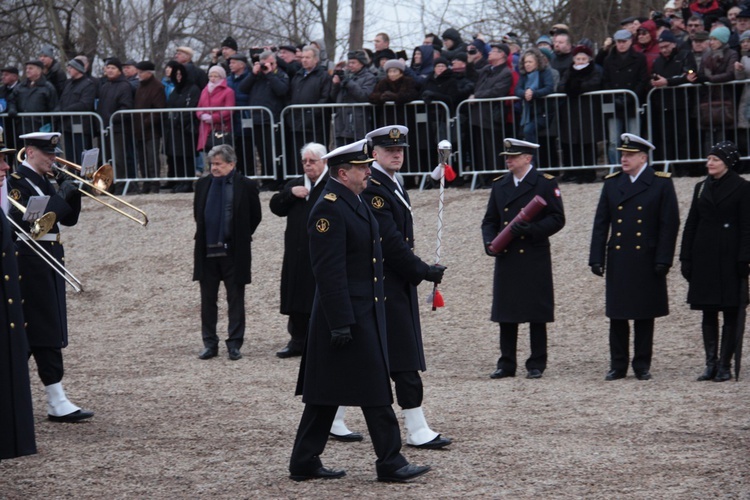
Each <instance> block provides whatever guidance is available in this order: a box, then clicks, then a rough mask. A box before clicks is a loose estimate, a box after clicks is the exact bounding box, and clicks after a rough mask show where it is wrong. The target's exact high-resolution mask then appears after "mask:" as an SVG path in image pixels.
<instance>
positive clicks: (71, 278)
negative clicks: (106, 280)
mask: <svg viewBox="0 0 750 500" xmlns="http://www.w3.org/2000/svg"><path fill="white" fill-rule="evenodd" d="M12 201H14V200H11V202H12ZM14 206H15V205H14ZM16 208H18V207H16ZM21 208H23V206H21ZM19 210H20V209H19ZM44 215H49V213H47V214H44ZM52 215H54V214H52ZM5 217H6V219H8V222H10V223H11V224H12V225H13V227H15V228H16V235H17V236H18V239H19V241H23V242H24V243H26V245H28V247H29V248H30V249H31V250H32V251H33V252H34V253H35V254H37V255H38V256H39V258H41V259H42V260H43V261H44V262H45V263H46V264H47V265H48V266H50V267H51V268H52V270H53V271H55V272H56V273H57V274H59V275H60V276H61V277H62V279H64V280H65V281H66V282H67V283H68V284H69V285H70V286H71V287H73V290H75V291H76V292H82V291H83V285H82V284H81V281H80V280H79V279H78V278H76V277H75V275H73V273H71V272H70V271H68V270H67V269H66V268H65V266H63V265H62V264H61V263H60V262H58V260H57V259H56V258H55V257H54V256H52V254H50V253H49V252H48V251H47V250H45V249H44V247H43V246H42V244H41V243H39V242H38V241H36V239H34V237H33V236H32V235H30V234H28V233H27V232H26V231H24V230H23V228H22V227H21V226H20V225H18V223H17V222H16V221H14V220H13V217H11V216H9V215H6V216H5ZM40 219H41V218H40ZM53 224H54V223H53Z"/></svg>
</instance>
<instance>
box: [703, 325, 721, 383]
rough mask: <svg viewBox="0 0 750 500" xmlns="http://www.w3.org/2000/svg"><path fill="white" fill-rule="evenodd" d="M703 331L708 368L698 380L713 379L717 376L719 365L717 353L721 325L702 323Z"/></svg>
mask: <svg viewBox="0 0 750 500" xmlns="http://www.w3.org/2000/svg"><path fill="white" fill-rule="evenodd" d="M701 328H702V333H703V347H704V348H705V350H706V369H705V370H703V373H702V374H701V376H700V377H698V381H704V380H712V379H713V378H714V377H715V376H716V371H717V368H718V366H717V365H716V363H717V354H718V347H719V327H718V326H717V325H706V324H703V325H701Z"/></svg>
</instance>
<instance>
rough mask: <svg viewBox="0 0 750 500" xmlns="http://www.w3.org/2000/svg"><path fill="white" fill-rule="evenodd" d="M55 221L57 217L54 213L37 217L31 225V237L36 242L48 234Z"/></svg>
mask: <svg viewBox="0 0 750 500" xmlns="http://www.w3.org/2000/svg"><path fill="white" fill-rule="evenodd" d="M56 220H57V216H56V215H55V213H54V212H47V213H46V214H44V215H42V216H41V217H39V218H38V219H37V220H35V221H34V223H33V224H32V225H31V231H30V233H31V237H32V238H34V239H35V240H37V239H39V238H41V237H42V236H44V235H45V234H47V233H49V231H50V229H52V228H53V227H54V226H55V221H56Z"/></svg>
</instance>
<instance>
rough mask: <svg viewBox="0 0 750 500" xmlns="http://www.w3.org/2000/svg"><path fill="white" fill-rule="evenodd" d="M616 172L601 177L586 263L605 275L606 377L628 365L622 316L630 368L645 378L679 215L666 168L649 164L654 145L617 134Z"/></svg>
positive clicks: (621, 373)
mask: <svg viewBox="0 0 750 500" xmlns="http://www.w3.org/2000/svg"><path fill="white" fill-rule="evenodd" d="M621 140H622V144H621V145H620V147H619V148H617V149H618V150H620V151H622V152H623V154H622V159H621V162H622V170H621V171H618V172H615V173H613V174H610V175H608V176H607V177H605V180H604V188H603V189H602V193H601V197H600V199H599V205H598V207H597V209H596V217H595V218H594V230H593V233H592V235H591V251H590V255H589V266H591V271H592V272H593V273H594V274H596V275H597V276H604V270H605V266H606V272H607V278H606V287H607V291H606V314H607V317H608V318H609V319H610V327H609V347H610V359H611V364H610V371H609V372H608V373H607V376H606V380H617V379H621V378H624V377H625V375H626V373H627V371H628V360H629V350H628V347H629V336H630V327H629V325H628V320H631V319H632V320H634V321H633V327H634V328H633V329H634V340H633V345H634V355H633V371H634V372H635V376H636V377H637V378H638V380H649V379H650V378H651V373H650V371H649V370H650V369H651V354H652V348H653V341H654V318H657V317H660V316H666V315H667V314H669V304H668V298H667V273H668V272H669V268H670V267H671V266H672V259H673V258H674V251H675V244H676V241H677V232H678V230H679V225H680V215H679V211H678V206H677V196H676V194H675V190H674V185H673V184H672V179H670V174H668V173H665V172H656V171H654V169H653V168H651V167H650V166H649V165H648V154H649V151H652V150H653V149H655V148H654V145H653V144H651V143H650V142H648V141H647V140H645V139H643V138H641V137H638V136H637V135H634V134H622V136H621Z"/></svg>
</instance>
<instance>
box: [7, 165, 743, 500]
mask: <svg viewBox="0 0 750 500" xmlns="http://www.w3.org/2000/svg"><path fill="white" fill-rule="evenodd" d="M696 181H697V179H690V178H678V179H675V186H676V188H677V194H678V198H679V200H680V208H681V215H682V220H683V221H684V219H685V217H686V215H687V208H688V204H689V200H690V195H691V193H692V187H693V185H694V184H695V182H696ZM561 188H562V192H563V200H564V203H565V209H566V214H567V225H566V227H565V228H564V229H563V230H562V231H561V232H560V233H558V234H557V235H555V236H553V237H552V251H553V269H554V279H555V293H556V298H557V309H556V318H557V321H556V322H555V323H554V324H552V325H550V329H549V330H550V333H549V364H548V368H547V371H546V372H545V374H544V378H542V379H541V380H527V379H525V378H523V377H520V376H519V377H517V378H515V379H504V380H491V379H490V378H489V377H488V375H489V374H490V373H491V372H492V370H493V369H494V365H495V361H496V359H497V357H498V355H499V353H498V326H497V325H496V324H494V323H491V322H490V321H489V311H490V300H491V285H492V283H491V281H492V260H491V259H490V258H489V257H487V256H485V254H484V252H483V250H482V245H481V234H480V231H479V227H480V223H481V219H482V216H483V214H484V210H485V206H486V203H487V199H488V197H489V191H487V190H477V191H474V192H470V191H469V190H468V189H448V190H446V193H445V200H446V207H445V232H444V237H443V249H442V262H443V263H444V264H446V265H447V266H448V270H447V272H446V278H445V282H444V283H443V285H441V290H442V293H443V295H444V297H445V302H446V307H445V308H443V309H439V310H438V311H437V312H432V311H431V310H430V308H429V306H428V305H427V304H426V303H423V305H422V308H421V312H422V324H423V335H424V339H425V350H426V356H427V364H428V371H427V372H425V373H424V374H423V379H424V382H425V403H424V408H425V413H426V415H427V418H428V421H429V422H430V424H431V426H432V427H433V428H434V429H436V430H437V431H438V432H442V433H444V434H445V435H446V436H449V437H451V438H452V439H453V440H454V444H453V445H452V446H450V448H449V449H447V450H441V451H426V450H414V449H409V448H405V449H404V454H405V455H406V457H407V458H408V459H409V460H410V461H413V462H415V463H418V464H431V465H432V466H433V471H432V472H431V473H429V474H427V475H426V476H423V477H422V478H420V479H418V480H416V481H414V482H413V483H411V484H406V485H388V484H381V483H378V482H376V481H375V469H374V460H375V456H374V453H373V450H372V446H371V443H370V440H369V437H367V436H366V437H365V440H364V442H362V443H354V444H344V443H338V442H330V443H329V446H328V447H327V448H326V452H325V454H324V455H323V457H322V458H323V461H324V464H325V465H327V466H329V467H334V468H345V469H346V470H347V476H346V477H345V478H343V479H340V480H335V481H309V482H303V483H295V482H292V481H290V480H289V479H288V478H287V475H288V471H287V466H288V460H289V455H290V451H291V447H292V442H293V439H294V434H295V431H296V426H297V423H298V420H299V417H300V415H301V412H302V403H301V401H300V399H299V398H295V397H294V396H293V391H294V385H295V381H296V377H297V370H298V365H299V358H293V359H287V360H281V359H278V358H276V357H275V356H274V353H275V352H276V351H277V350H278V349H280V348H281V347H282V346H283V345H285V343H286V341H287V333H286V320H285V317H283V316H281V315H280V314H279V313H278V303H279V298H278V295H279V291H278V287H279V276H280V270H281V256H282V247H283V230H284V225H285V221H284V219H281V218H278V217H276V216H274V215H273V214H271V213H270V211H269V210H268V201H269V199H270V196H271V193H262V194H261V201H262V204H263V207H264V208H263V210H264V212H263V222H262V223H261V225H260V227H259V228H258V231H257V232H256V235H255V238H254V243H253V283H252V284H251V285H249V287H248V288H247V294H246V295H247V297H246V306H247V316H248V330H247V334H246V340H245V346H244V348H243V350H242V352H243V354H244V358H243V359H241V360H240V361H234V362H233V361H229V360H228V359H227V357H226V351H225V349H224V348H223V346H222V348H221V350H220V356H219V357H218V358H214V359H212V360H209V361H200V360H198V359H197V354H198V351H199V349H200V347H201V341H200V328H199V326H200V323H199V292H198V286H197V283H194V282H192V281H191V273H192V249H193V232H194V227H195V225H194V222H193V219H192V195H189V194H182V195H171V194H162V195H141V196H129V197H128V200H129V201H132V202H133V203H135V204H136V205H138V206H140V207H141V208H143V209H145V210H146V211H147V212H148V213H149V217H150V218H151V223H150V224H149V226H148V228H145V229H144V228H142V227H139V226H138V225H137V224H135V223H133V222H130V221H128V220H126V219H125V218H123V217H120V216H117V215H115V214H114V213H113V212H111V211H109V210H106V209H105V208H103V207H101V206H99V205H98V204H96V203H95V202H93V201H91V200H85V201H84V212H85V213H83V214H82V215H81V219H80V222H79V224H78V226H77V227H74V228H70V229H66V230H65V231H64V242H65V246H66V251H67V260H66V264H67V265H68V266H69V268H70V270H71V271H73V272H74V273H75V274H76V275H77V276H78V277H79V278H80V279H81V280H82V281H83V282H84V285H85V288H86V290H85V292H83V293H81V294H74V293H72V292H70V293H69V295H68V297H69V301H68V312H69V324H70V339H71V343H70V346H69V347H68V348H67V349H66V350H65V362H66V368H67V373H66V376H65V379H64V384H65V387H66V388H67V391H68V395H69V396H70V398H71V400H72V401H73V402H74V403H77V404H79V405H83V406H84V407H86V408H89V409H92V410H94V411H95V412H96V416H95V417H94V418H93V419H92V420H91V421H89V422H86V423H81V424H75V425H71V424H67V425H66V424H54V423H50V422H48V421H47V420H46V404H45V397H44V390H43V387H42V385H41V383H40V382H39V379H38V377H37V376H36V368H35V366H34V363H33V361H31V362H30V369H31V370H32V391H33V399H34V404H35V408H34V413H35V419H36V431H37V442H38V447H39V453H38V454H37V455H35V456H31V457H25V458H21V459H16V460H9V461H4V462H2V463H1V464H0V498H3V499H4V498H14V499H15V498H104V497H109V498H113V499H114V498H132V497H143V498H196V497H204V498H251V497H252V498H257V497H261V498H306V497H318V498H337V497H362V498H382V497H386V498H390V497H400V498H456V497H459V496H464V497H483V498H489V497H507V498H571V497H585V498H680V499H681V498H709V497H719V498H750V414H749V413H748V409H750V391H748V382H747V378H745V379H744V380H741V381H740V382H739V383H736V382H726V383H722V384H717V383H712V382H705V383H699V382H696V381H695V378H696V377H697V376H698V375H699V374H700V372H701V371H702V365H703V353H702V350H703V349H702V343H701V340H700V338H701V337H700V326H699V324H700V313H699V312H695V311H690V310H689V308H688V306H687V305H686V304H685V296H686V292H687V288H686V284H685V282H684V280H683V279H682V278H681V277H680V275H679V272H677V269H678V267H679V266H677V267H676V268H674V269H673V271H672V272H671V273H670V274H669V287H670V298H671V309H672V314H671V315H670V316H668V317H666V318H660V319H658V320H657V321H656V334H655V342H654V344H655V347H654V360H653V366H652V370H651V372H652V374H653V375H654V379H653V380H651V381H648V382H640V381H637V380H636V379H635V378H633V376H632V372H631V373H630V374H629V377H628V378H627V379H625V380H621V381H616V382H605V381H604V375H605V373H606V371H607V369H608V357H609V351H608V340H607V336H608V333H607V332H608V322H607V319H606V318H605V316H604V280H603V279H601V278H598V277H596V276H594V275H593V274H591V272H589V269H588V266H587V260H588V245H589V239H590V233H591V225H592V221H593V217H594V210H595V207H596V202H597V200H598V196H599V191H600V189H601V184H590V185H580V186H579V185H562V186H561ZM411 196H412V201H413V204H414V212H415V216H416V224H415V226H416V235H417V249H416V250H417V253H418V254H419V255H420V256H422V258H423V259H425V260H427V261H432V260H433V259H434V257H433V256H434V250H435V248H434V245H435V233H436V213H437V210H436V209H437V198H438V192H437V190H428V191H424V192H412V193H411ZM678 249H679V244H678ZM429 292H430V288H429V286H427V285H424V286H421V287H420V289H419V295H420V297H422V298H426V296H427V295H428V294H429ZM223 297H224V296H223V293H222V295H221V298H220V300H224V298H223ZM219 328H220V330H222V331H225V329H226V313H225V306H223V304H222V309H221V314H220V324H219ZM527 332H528V328H527V327H526V326H522V327H521V333H520V335H519V338H520V340H519V360H520V361H521V362H522V361H523V359H525V356H527V355H528V334H527ZM746 364H747V368H746V370H747V371H746V373H747V375H746V377H750V360H749V361H747V362H746ZM395 409H396V412H397V414H398V413H399V409H398V408H397V407H396V408H395ZM347 421H348V424H349V427H350V428H352V429H354V430H358V431H362V432H363V433H365V434H366V428H365V424H364V420H363V418H362V415H361V412H359V411H358V410H357V409H351V410H350V411H349V413H348V418H347Z"/></svg>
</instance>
